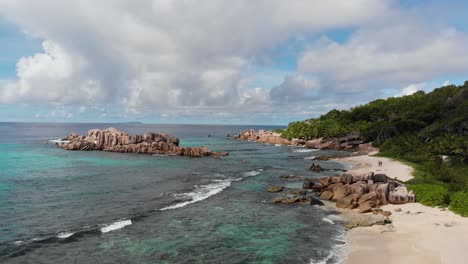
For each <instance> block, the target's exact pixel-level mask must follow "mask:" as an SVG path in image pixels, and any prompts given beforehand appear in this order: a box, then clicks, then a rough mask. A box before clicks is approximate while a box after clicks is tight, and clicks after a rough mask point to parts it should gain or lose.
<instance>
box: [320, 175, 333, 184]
mask: <svg viewBox="0 0 468 264" xmlns="http://www.w3.org/2000/svg"><path fill="white" fill-rule="evenodd" d="M319 182H320V184H322V185H323V186H328V185H330V183H331V177H330V176H324V177H320V178H319Z"/></svg>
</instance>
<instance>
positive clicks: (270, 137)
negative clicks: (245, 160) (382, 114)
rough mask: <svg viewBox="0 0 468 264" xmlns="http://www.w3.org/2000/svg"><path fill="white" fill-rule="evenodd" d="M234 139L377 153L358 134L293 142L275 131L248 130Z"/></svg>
mask: <svg viewBox="0 0 468 264" xmlns="http://www.w3.org/2000/svg"><path fill="white" fill-rule="evenodd" d="M233 138H235V139H241V140H249V141H255V142H261V143H268V144H280V145H293V146H305V147H306V148H313V149H336V150H348V151H362V152H367V153H370V152H372V151H375V150H376V148H374V147H372V145H371V144H370V143H365V142H364V141H362V140H360V137H359V135H358V134H355V133H349V134H348V135H346V136H343V137H336V138H328V139H326V138H316V139H312V140H305V139H297V138H293V139H291V140H288V139H285V138H282V137H281V134H280V133H276V132H273V131H265V130H259V131H258V132H257V131H255V130H253V129H247V130H244V131H242V132H240V133H239V134H237V135H235V136H234V137H233Z"/></svg>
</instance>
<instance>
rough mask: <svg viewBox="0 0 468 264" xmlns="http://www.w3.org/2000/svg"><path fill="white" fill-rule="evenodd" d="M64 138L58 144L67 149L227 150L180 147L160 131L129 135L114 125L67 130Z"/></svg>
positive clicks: (199, 153)
mask: <svg viewBox="0 0 468 264" xmlns="http://www.w3.org/2000/svg"><path fill="white" fill-rule="evenodd" d="M66 140H67V141H66V142H64V143H61V144H57V146H58V147H59V148H63V149H66V150H101V151H109V152H123V153H143V154H150V155H154V154H160V155H161V154H165V155H180V156H188V157H204V156H213V157H219V156H226V155H228V153H227V152H214V151H210V150H209V149H208V148H207V147H204V146H200V147H181V146H179V139H178V138H176V137H174V136H171V135H168V134H159V133H150V132H148V133H144V134H143V135H129V134H128V133H127V132H123V131H119V130H117V129H115V128H108V129H104V130H100V129H92V130H89V131H88V134H87V136H79V135H78V134H76V133H72V134H70V135H69V136H68V137H67V138H66Z"/></svg>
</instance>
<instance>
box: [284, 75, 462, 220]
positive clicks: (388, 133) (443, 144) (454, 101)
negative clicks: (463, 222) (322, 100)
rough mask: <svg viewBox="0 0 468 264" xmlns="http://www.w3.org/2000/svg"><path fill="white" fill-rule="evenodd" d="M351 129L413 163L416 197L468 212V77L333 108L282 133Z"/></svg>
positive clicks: (308, 135)
mask: <svg viewBox="0 0 468 264" xmlns="http://www.w3.org/2000/svg"><path fill="white" fill-rule="evenodd" d="M349 133H356V134H358V135H359V136H360V137H361V139H362V140H363V141H366V142H372V144H373V145H374V146H376V147H379V148H380V153H379V154H380V155H382V156H385V157H391V158H396V159H399V160H403V161H406V162H409V163H411V164H412V165H413V166H414V167H415V169H416V172H415V179H413V180H411V181H410V182H409V185H410V187H411V188H413V190H414V191H415V193H416V197H417V199H418V201H420V202H422V203H424V204H427V205H432V206H436V205H448V204H449V203H450V208H453V209H452V210H453V211H455V212H457V213H460V214H463V212H465V214H466V213H467V212H468V210H467V209H466V208H468V199H467V195H466V192H467V191H468V164H467V163H468V81H467V82H465V84H464V85H461V86H454V85H449V86H445V87H442V88H438V89H435V90H434V91H432V92H431V93H427V94H426V93H425V92H423V91H419V92H417V93H415V94H413V95H409V96H403V97H395V98H393V97H392V98H388V99H385V100H384V99H379V100H375V101H372V102H370V103H368V104H365V105H361V106H358V107H355V108H352V109H350V110H341V111H340V110H332V111H330V112H328V113H327V114H325V115H322V116H320V117H319V118H314V119H308V120H305V121H300V122H292V123H290V124H289V126H288V128H287V129H286V130H284V131H283V134H282V136H283V137H285V138H288V139H291V138H303V139H312V138H318V137H325V138H331V137H341V136H345V135H346V134H349ZM443 156H447V159H446V160H445V161H443ZM464 191H465V192H464ZM454 193H457V194H454ZM460 193H461V194H460ZM460 197H461V198H460ZM454 203H455V204H454ZM455 208H456V209H455Z"/></svg>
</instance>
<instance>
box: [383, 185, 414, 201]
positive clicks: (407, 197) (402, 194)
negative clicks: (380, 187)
mask: <svg viewBox="0 0 468 264" xmlns="http://www.w3.org/2000/svg"><path fill="white" fill-rule="evenodd" d="M415 200H416V197H415V195H414V193H413V192H412V191H409V192H408V189H406V187H405V186H399V187H396V188H395V189H394V190H393V191H390V193H389V195H388V202H389V203H391V204H404V203H414V202H415Z"/></svg>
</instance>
